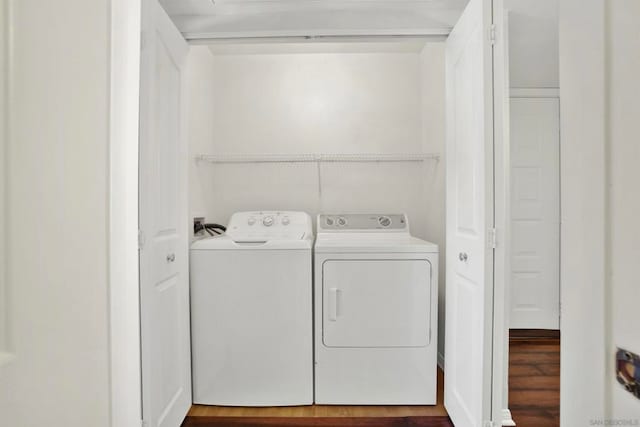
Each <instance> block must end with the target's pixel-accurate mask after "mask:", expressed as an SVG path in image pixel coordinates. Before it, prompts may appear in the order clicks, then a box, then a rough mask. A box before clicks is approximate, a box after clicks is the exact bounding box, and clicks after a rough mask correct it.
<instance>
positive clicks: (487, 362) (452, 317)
mask: <svg viewBox="0 0 640 427" xmlns="http://www.w3.org/2000/svg"><path fill="white" fill-rule="evenodd" d="M494 3H496V2H494V1H491V0H470V2H469V3H468V5H467V8H466V9H465V11H464V13H463V15H462V16H461V18H460V20H459V21H458V23H457V24H456V26H455V28H454V29H453V31H452V32H451V34H450V35H449V37H448V39H447V42H446V43H447V45H446V80H447V91H446V93H447V99H446V102H447V150H446V168H447V170H446V175H447V182H446V204H447V208H446V212H447V217H446V218H447V226H446V235H447V248H446V323H445V327H446V330H445V366H444V368H445V396H444V398H445V406H446V408H447V411H448V412H449V416H450V417H451V420H452V421H453V423H454V425H456V426H457V427H484V426H486V425H500V424H501V420H500V419H499V417H500V415H499V414H501V412H502V408H498V406H500V405H501V396H498V394H499V393H500V392H499V391H498V390H501V389H502V383H501V379H502V376H494V375H493V373H492V368H493V369H495V368H496V367H495V366H493V363H494V360H493V358H494V353H493V352H494V346H493V340H494V334H493V330H494V312H493V309H494V307H493V306H494V304H493V301H494V231H493V230H494V228H495V227H496V224H495V220H494V218H495V213H494V178H495V176H494V142H495V141H496V133H495V132H498V130H495V131H494V129H496V128H499V127H500V126H501V122H500V121H499V120H498V121H496V120H495V118H496V115H498V114H502V105H501V104H500V99H502V98H501V96H502V94H501V93H499V92H494V90H497V91H504V84H503V82H498V81H497V80H496V76H502V74H500V73H494V60H495V58H494V56H495V54H494V49H497V48H500V47H502V46H496V43H497V41H498V40H499V36H500V33H499V31H501V29H502V20H501V19H499V20H498V19H495V21H496V24H497V25H496V26H494V25H493V24H494V6H495V4H494ZM496 16H500V17H501V15H500V14H496ZM498 21H499V22H498ZM496 33H497V35H496ZM494 99H496V102H495V105H494ZM499 131H500V132H501V129H500V130H499ZM503 309H504V308H503ZM496 326H497V327H500V325H496ZM497 351H501V350H497ZM495 357H496V358H497V360H500V361H501V360H502V355H501V354H496V355H495ZM495 378H499V380H500V384H499V385H497V384H495ZM496 402H500V403H496ZM490 421H493V422H494V424H489V422H490Z"/></svg>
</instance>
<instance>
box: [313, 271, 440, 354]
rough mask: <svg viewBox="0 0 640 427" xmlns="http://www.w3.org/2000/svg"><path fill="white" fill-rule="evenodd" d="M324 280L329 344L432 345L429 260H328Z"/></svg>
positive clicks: (353, 345) (325, 337)
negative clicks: (430, 337)
mask: <svg viewBox="0 0 640 427" xmlns="http://www.w3.org/2000/svg"><path fill="white" fill-rule="evenodd" d="M322 282H323V283H322V286H323V301H322V310H323V342H324V344H325V346H327V347H425V346H427V345H429V329H430V327H431V325H430V319H431V264H430V263H429V261H427V260H370V261H367V260H335V261H326V262H325V263H324V264H323V266H322Z"/></svg>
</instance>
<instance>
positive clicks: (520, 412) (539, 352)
mask: <svg viewBox="0 0 640 427" xmlns="http://www.w3.org/2000/svg"><path fill="white" fill-rule="evenodd" d="M509 409H510V410H511V415H512V417H513V419H514V421H515V422H516V424H517V425H518V427H558V426H559V425H560V338H559V337H553V336H550V337H547V338H529V337H521V338H514V334H513V333H512V336H511V338H510V343H509Z"/></svg>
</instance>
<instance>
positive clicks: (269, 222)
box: [262, 216, 273, 227]
mask: <svg viewBox="0 0 640 427" xmlns="http://www.w3.org/2000/svg"><path fill="white" fill-rule="evenodd" d="M262 225H264V226H265V227H271V226H272V225H273V217H272V216H265V217H264V219H263V220H262Z"/></svg>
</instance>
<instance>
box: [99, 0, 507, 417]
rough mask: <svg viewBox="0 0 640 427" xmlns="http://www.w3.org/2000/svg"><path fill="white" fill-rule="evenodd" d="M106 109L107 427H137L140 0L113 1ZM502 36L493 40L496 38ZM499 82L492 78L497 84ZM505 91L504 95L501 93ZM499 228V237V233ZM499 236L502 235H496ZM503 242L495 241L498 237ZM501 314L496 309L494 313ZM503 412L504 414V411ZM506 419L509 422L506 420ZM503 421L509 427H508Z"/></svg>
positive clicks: (500, 165) (497, 373) (499, 188)
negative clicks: (108, 351)
mask: <svg viewBox="0 0 640 427" xmlns="http://www.w3.org/2000/svg"><path fill="white" fill-rule="evenodd" d="M493 4H494V23H496V27H497V28H496V29H497V31H500V30H501V28H502V23H501V22H499V21H496V19H502V18H501V15H500V16H499V17H498V15H496V14H497V12H496V11H502V10H503V9H504V7H503V0H493ZM110 25H111V52H110V58H111V72H110V82H111V105H110V117H109V126H110V148H109V155H110V159H109V168H110V169H109V170H110V181H109V187H110V188H109V194H110V200H109V208H110V212H109V234H110V237H109V296H108V297H109V301H110V311H109V316H110V319H109V325H110V331H109V333H110V367H109V369H110V376H111V391H110V395H111V402H110V406H111V425H113V426H118V427H129V426H131V427H134V426H135V427H138V426H139V425H140V423H141V420H142V409H141V407H142V395H141V381H140V378H141V363H140V318H139V316H140V311H139V302H140V301H139V294H138V290H139V277H138V274H139V272H138V124H139V102H138V101H139V82H140V66H139V65H140V33H141V0H113V1H112V2H111V23H110ZM499 39H500V38H499V37H498V40H499ZM504 61H505V56H504V53H501V52H500V49H498V48H496V49H494V70H495V72H496V74H497V75H496V77H498V78H500V76H502V77H504V75H503V74H501V73H504V68H503V67H501V66H498V67H496V63H498V64H501V63H502V64H503V63H504ZM494 81H496V80H494ZM502 92H504V93H502ZM494 93H498V94H499V95H498V96H497V97H496V99H494V109H495V108H498V109H501V108H503V107H502V106H503V105H504V102H505V100H504V99H501V97H502V96H504V97H506V98H507V99H508V91H497V92H496V91H494ZM499 112H500V111H494V120H496V121H495V122H494V124H495V126H496V129H503V130H504V129H505V128H504V126H505V124H504V123H503V120H502V115H501V114H497V113H499ZM505 136H506V134H504V133H503V132H495V134H494V138H495V139H494V141H495V156H496V157H495V161H496V162H495V173H496V176H495V179H496V188H495V200H494V203H495V206H496V214H497V216H496V229H497V230H500V229H502V230H503V232H506V229H505V228H504V220H505V218H504V217H503V214H504V213H505V212H504V211H502V210H501V209H502V208H500V206H505V202H506V201H507V200H508V199H505V197H507V194H508V193H506V192H505V188H507V189H508V187H507V185H508V183H507V180H506V176H508V175H505V172H506V171H505V170H504V159H505V154H506V155H508V138H505ZM500 235H501V234H500V231H498V236H500ZM498 239H500V237H498ZM498 241H499V242H500V240H498ZM506 242H507V240H506V239H505V240H503V241H502V242H501V243H502V244H498V245H497V247H496V252H495V262H496V264H495V268H496V271H497V272H498V271H501V270H502V269H503V268H502V267H503V266H504V264H503V263H504V262H505V259H506V256H505V254H506V253H508V251H507V250H506V249H507V248H506V245H505V244H504V243H506ZM505 290H506V286H505V279H504V277H500V275H499V274H497V275H496V278H495V281H494V313H493V316H494V333H493V343H492V345H493V354H494V357H492V359H493V360H492V366H493V378H492V390H493V393H492V396H491V399H492V402H493V404H492V408H493V410H492V418H493V420H494V423H495V424H496V425H497V424H499V423H500V421H502V423H503V425H509V424H508V420H506V419H505V409H506V408H503V401H504V399H503V396H504V395H505V393H504V383H505V382H506V375H507V372H506V370H507V367H506V366H505V360H507V359H506V357H497V356H499V355H502V356H505V355H506V354H508V353H506V352H507V351H508V339H507V332H508V331H507V330H506V326H507V322H506V318H505V317H506V310H507V306H506V301H507V300H506V297H505ZM500 307H502V309H499V310H496V308H500ZM506 412H508V410H507V411H506ZM509 419H510V418H509ZM505 422H507V424H505Z"/></svg>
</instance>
